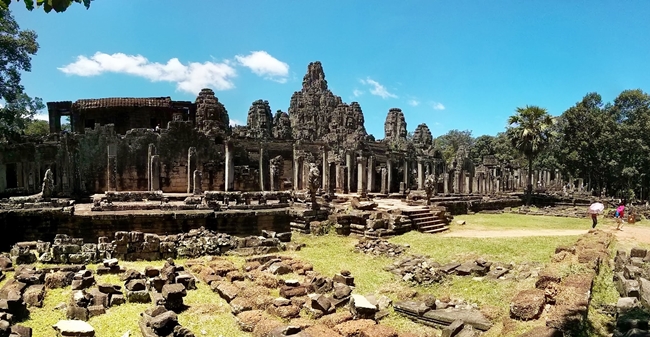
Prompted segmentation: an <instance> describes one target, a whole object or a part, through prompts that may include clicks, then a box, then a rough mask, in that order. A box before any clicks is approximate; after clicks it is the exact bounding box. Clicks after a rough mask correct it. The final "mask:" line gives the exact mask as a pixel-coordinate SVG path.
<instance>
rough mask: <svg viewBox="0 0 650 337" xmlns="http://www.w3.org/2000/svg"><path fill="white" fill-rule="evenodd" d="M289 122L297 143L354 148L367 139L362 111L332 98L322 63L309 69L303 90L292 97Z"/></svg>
mask: <svg viewBox="0 0 650 337" xmlns="http://www.w3.org/2000/svg"><path fill="white" fill-rule="evenodd" d="M289 118H290V120H291V128H292V133H293V138H294V139H301V140H311V141H316V140H324V141H328V142H336V143H338V144H343V143H346V142H347V143H350V144H352V143H353V142H354V141H359V140H361V139H364V138H365V137H366V135H367V133H366V130H365V126H364V118H363V112H361V107H360V106H359V104H358V103H356V102H353V103H352V104H351V105H347V104H344V103H343V101H342V100H341V97H339V96H335V95H334V94H332V92H331V91H330V90H329V89H328V88H327V81H326V80H325V73H324V72H323V66H322V65H321V63H320V62H312V63H310V64H309V66H308V67H307V74H306V75H305V76H304V78H303V82H302V90H301V91H298V92H295V93H294V94H293V96H291V102H290V104H289Z"/></svg>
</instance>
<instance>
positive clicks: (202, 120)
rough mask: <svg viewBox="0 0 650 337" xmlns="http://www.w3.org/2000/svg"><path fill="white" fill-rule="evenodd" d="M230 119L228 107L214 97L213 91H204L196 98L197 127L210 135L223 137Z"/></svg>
mask: <svg viewBox="0 0 650 337" xmlns="http://www.w3.org/2000/svg"><path fill="white" fill-rule="evenodd" d="M229 124H230V118H229V117H228V111H227V110H226V107H225V106H224V105H223V104H222V103H221V102H219V99H217V97H215V96H214V91H213V90H212V89H202V90H201V92H200V93H199V95H198V96H197V97H196V125H197V127H198V128H199V130H201V131H203V132H205V133H206V134H209V135H223V134H225V133H226V130H228V126H229Z"/></svg>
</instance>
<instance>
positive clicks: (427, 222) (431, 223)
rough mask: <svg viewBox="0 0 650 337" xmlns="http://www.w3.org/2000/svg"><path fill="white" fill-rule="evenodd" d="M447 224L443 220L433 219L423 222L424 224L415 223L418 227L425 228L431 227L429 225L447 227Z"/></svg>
mask: <svg viewBox="0 0 650 337" xmlns="http://www.w3.org/2000/svg"><path fill="white" fill-rule="evenodd" d="M446 224H447V222H446V221H444V220H442V219H431V220H428V221H422V222H417V223H415V225H416V226H418V227H424V226H429V225H446Z"/></svg>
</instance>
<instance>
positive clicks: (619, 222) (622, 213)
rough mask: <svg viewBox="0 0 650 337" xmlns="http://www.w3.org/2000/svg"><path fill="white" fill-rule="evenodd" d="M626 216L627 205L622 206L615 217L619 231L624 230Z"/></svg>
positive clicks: (622, 204) (617, 209)
mask: <svg viewBox="0 0 650 337" xmlns="http://www.w3.org/2000/svg"><path fill="white" fill-rule="evenodd" d="M624 216H625V203H623V202H621V204H620V205H619V206H618V208H616V213H615V214H614V217H615V218H616V229H617V230H619V231H622V230H623V217H624Z"/></svg>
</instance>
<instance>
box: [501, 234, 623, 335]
mask: <svg viewBox="0 0 650 337" xmlns="http://www.w3.org/2000/svg"><path fill="white" fill-rule="evenodd" d="M612 240H613V235H612V234H611V233H606V232H603V231H601V230H594V229H592V230H590V231H589V232H588V233H587V234H585V235H582V236H581V237H580V238H579V239H578V240H577V242H576V243H575V245H573V246H570V247H564V246H559V247H557V248H556V249H555V255H554V256H553V260H552V262H551V263H550V264H549V265H547V266H546V268H545V269H544V270H542V271H541V272H540V273H539V276H538V278H537V281H536V282H535V288H533V289H527V290H523V291H521V292H519V293H518V294H517V295H515V297H514V298H513V299H512V301H511V303H510V316H511V318H513V319H518V320H524V321H528V320H536V319H539V318H540V316H541V315H542V313H543V312H545V311H546V315H545V321H546V324H545V325H546V327H544V328H537V329H535V330H532V331H529V332H527V333H524V334H522V335H521V337H523V336H527V337H533V336H542V335H543V336H556V335H562V334H571V333H573V332H574V331H575V330H576V329H580V328H581V326H582V322H583V321H584V320H585V319H586V317H587V312H588V309H589V304H590V300H591V289H592V287H593V282H594V279H595V277H596V275H597V274H598V273H599V271H600V263H601V262H602V261H603V260H606V259H608V257H609V253H608V247H609V245H610V244H611V242H612ZM563 267H565V268H564V269H565V270H566V267H569V268H570V269H571V270H574V272H572V273H569V274H566V273H562V272H561V270H563ZM581 270H582V271H581ZM575 271H578V272H575Z"/></svg>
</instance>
